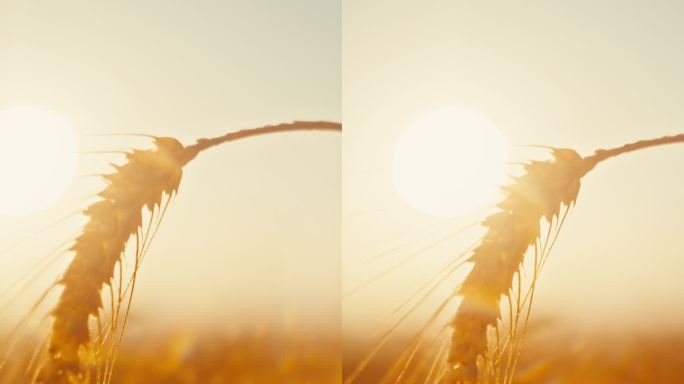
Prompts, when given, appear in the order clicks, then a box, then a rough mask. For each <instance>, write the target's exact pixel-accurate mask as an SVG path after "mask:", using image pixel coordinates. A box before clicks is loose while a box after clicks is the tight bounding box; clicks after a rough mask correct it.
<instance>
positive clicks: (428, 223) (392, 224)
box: [342, 0, 684, 325]
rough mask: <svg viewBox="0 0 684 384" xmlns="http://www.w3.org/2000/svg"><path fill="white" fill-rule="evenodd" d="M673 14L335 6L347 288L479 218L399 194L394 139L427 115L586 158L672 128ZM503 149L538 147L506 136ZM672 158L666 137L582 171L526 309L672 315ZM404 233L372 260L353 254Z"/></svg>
mask: <svg viewBox="0 0 684 384" xmlns="http://www.w3.org/2000/svg"><path fill="white" fill-rule="evenodd" d="M683 12H684V5H682V3H681V2H676V1H669V2H665V1H632V2H623V1H527V2H466V1H446V0H445V1H423V2H397V1H384V0H378V1H372V2H368V1H361V0H350V1H346V2H345V6H344V17H343V52H344V55H343V63H344V64H343V77H342V83H343V97H342V98H343V107H342V109H343V111H344V124H345V138H344V147H343V159H344V160H343V195H344V205H343V206H344V208H343V218H344V219H343V220H344V225H343V227H344V237H343V238H344V241H343V248H344V251H343V252H344V260H345V269H344V276H345V278H344V280H345V290H349V289H351V288H352V287H354V286H356V285H358V284H359V282H361V281H364V279H365V278H367V277H368V276H370V275H372V273H374V272H378V271H380V270H382V269H384V268H387V267H388V266H389V265H391V264H392V263H395V262H397V261H398V260H400V259H402V258H403V257H407V255H409V254H410V253H411V252H414V251H417V250H419V249H420V248H421V247H422V246H424V245H426V244H430V243H433V244H434V243H435V242H436V239H439V238H441V237H443V236H445V234H448V233H450V232H453V231H454V230H455V229H457V228H459V227H460V226H461V225H463V224H465V223H469V222H471V221H474V220H478V219H480V218H482V217H483V215H484V214H486V212H479V213H474V214H470V215H466V216H464V217H461V218H455V219H453V220H451V221H442V220H439V219H435V218H431V217H428V216H425V215H422V214H419V213H417V212H415V211H414V210H413V209H412V208H410V207H408V206H407V205H405V204H403V203H401V202H400V200H399V198H398V196H397V193H396V191H395V190H394V188H393V186H392V181H391V172H390V171H391V167H392V158H393V151H394V147H395V145H396V142H397V140H398V138H399V135H400V134H401V132H403V130H404V129H405V128H406V127H407V126H408V125H409V124H410V123H411V122H412V121H413V120H415V119H416V118H418V117H419V116H420V115H422V114H424V113H426V112H430V111H433V110H435V109H440V108H443V107H447V106H456V107H464V108H467V109H470V110H474V111H477V112H479V113H481V114H483V115H484V116H486V117H488V118H489V119H490V120H491V121H492V122H493V123H494V124H495V125H496V126H497V127H499V129H500V130H501V131H502V132H503V133H504V135H505V136H506V137H507V138H508V140H509V141H510V142H511V143H513V144H546V145H553V146H563V147H571V148H574V149H576V150H578V151H579V152H580V153H583V154H588V153H590V152H591V151H593V150H594V149H597V148H604V147H612V146H616V145H621V144H623V143H626V142H629V141H633V140H637V139H642V138H651V137H659V136H662V135H667V134H672V133H680V132H684V72H683V71H682V68H683V67H684V49H683V47H684V44H683V43H684V24H682V23H681V15H682V14H683ZM511 154H512V158H513V159H515V160H522V159H529V158H531V157H537V158H538V157H541V156H543V154H542V152H540V151H539V150H528V149H523V148H519V147H517V148H512V151H511ZM681 164H684V150H683V148H682V147H681V146H679V147H677V146H674V147H669V148H660V149H654V150H650V151H644V152H641V153H638V154H631V155H627V156H624V157H622V158H619V159H614V160H610V161H609V162H606V163H605V164H602V165H601V166H600V167H599V168H597V169H596V170H595V171H594V172H593V173H592V174H591V175H589V176H588V177H586V178H585V180H584V185H583V187H582V191H581V192H580V196H579V201H578V205H577V208H576V209H575V210H574V212H573V213H572V214H571V216H570V218H569V220H568V222H567V225H566V226H565V230H564V231H563V233H561V236H560V240H559V241H558V243H557V244H556V248H555V250H554V252H552V254H551V259H550V260H549V261H548V263H547V265H546V267H545V270H544V272H543V274H542V276H541V281H540V283H539V285H538V290H537V296H536V300H537V304H535V305H537V306H536V307H535V310H537V311H540V312H541V311H543V310H544V309H547V310H552V311H556V313H560V312H559V311H562V313H564V314H566V315H567V317H568V318H569V319H573V321H577V322H579V323H594V322H597V321H598V322H602V319H610V318H613V317H614V316H616V315H617V316H619V317H620V318H621V319H624V322H625V323H629V322H631V321H637V322H638V321H642V320H647V321H652V322H656V323H658V324H660V325H676V324H681V323H680V321H681V320H680V319H681V317H679V316H681V315H682V313H681V308H682V303H684V290H683V289H681V273H682V270H684V261H682V250H684V240H683V239H684V238H683V237H682V236H681V228H682V227H681V222H680V221H681V217H682V214H684V201H683V200H682V196H684V181H683V179H682V176H681V175H682V169H681ZM445 177H449V175H445ZM478 233H479V232H477V231H472V232H469V233H466V234H464V235H462V236H459V237H457V238H456V239H455V240H450V241H446V242H444V243H442V244H439V245H438V246H435V247H434V248H432V249H430V251H429V252H427V253H425V254H424V255H422V256H419V257H417V258H415V259H414V260H413V261H411V262H408V263H406V264H405V265H403V266H402V267H401V268H398V269H397V270H396V271H395V272H393V273H392V274H390V275H388V276H387V277H386V278H384V279H383V280H381V281H379V282H378V283H377V284H375V285H372V286H370V287H368V288H366V289H365V291H364V293H360V294H358V295H355V296H352V297H350V298H349V299H347V300H345V322H346V324H349V325H354V324H359V323H364V322H366V323H367V322H372V323H374V324H376V325H377V323H379V320H378V319H380V318H383V317H386V316H387V314H388V313H389V312H388V311H390V310H391V309H392V308H394V307H396V306H397V305H398V304H399V303H401V302H402V301H403V299H405V298H406V297H408V295H409V294H410V293H412V292H414V291H415V289H416V287H418V286H419V283H420V282H421V281H425V280H426V279H427V276H429V275H430V273H431V272H432V271H435V270H436V269H437V267H438V266H439V265H444V263H445V261H446V260H448V259H449V258H453V257H455V256H456V255H457V254H458V252H459V251H460V250H462V249H463V248H464V247H465V246H467V245H469V244H470V242H471V241H472V240H473V239H476V238H477V235H478ZM421 236H422V237H421ZM406 241H408V242H409V245H407V246H405V247H403V248H401V249H399V250H397V251H396V252H394V253H392V254H390V255H386V256H384V258H383V259H381V260H380V261H378V262H376V263H374V264H371V267H367V266H366V265H365V264H361V263H360V260H363V259H364V258H368V257H371V256H372V255H377V254H379V253H381V252H382V251H385V250H389V249H392V248H393V247H394V246H396V245H399V244H402V243H403V242H406ZM455 284H456V283H453V284H452V285H450V286H448V289H446V290H445V293H446V292H448V290H450V289H453V288H455ZM432 308H433V309H434V308H435V307H434V306H433V307H432ZM654 315H655V316H654Z"/></svg>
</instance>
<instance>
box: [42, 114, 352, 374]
mask: <svg viewBox="0 0 684 384" xmlns="http://www.w3.org/2000/svg"><path fill="white" fill-rule="evenodd" d="M341 128H342V127H341V125H340V124H338V123H332V122H325V121H311V122H309V121H296V122H293V123H285V124H279V125H272V126H265V127H261V128H255V129H248V130H243V131H238V132H234V133H229V134H227V135H224V136H221V137H217V138H213V139H200V140H198V141H197V143H196V144H193V145H190V146H188V147H184V146H183V145H182V144H181V143H180V142H179V141H178V140H176V139H174V138H167V137H156V138H154V143H155V145H156V148H154V149H151V150H144V151H143V150H135V151H132V152H130V153H128V154H127V155H126V160H127V162H126V163H125V164H124V165H121V166H117V167H115V172H114V173H112V174H109V175H104V176H103V178H104V179H105V180H106V181H107V183H108V186H107V187H106V188H105V189H104V190H103V191H102V192H100V193H99V197H100V198H101V200H100V201H98V202H96V203H94V204H92V205H90V206H89V207H88V208H87V209H86V210H85V211H84V214H85V215H86V216H87V217H88V222H87V223H86V225H85V227H84V228H83V232H82V233H81V235H80V236H79V237H78V238H77V239H76V241H75V243H74V245H73V246H72V247H71V250H72V251H73V252H74V258H73V260H72V261H71V263H70V264H69V266H68V267H67V270H66V271H65V273H64V275H63V277H62V278H61V280H60V281H59V284H60V285H62V286H63V291H62V293H61V296H60V298H59V302H58V304H57V306H56V307H55V308H54V310H53V312H52V316H53V318H54V322H53V325H52V332H51V336H50V343H49V347H48V358H47V362H46V363H45V364H44V365H43V366H42V367H41V368H40V370H39V372H38V373H37V377H36V380H37V381H38V382H40V383H59V384H66V383H82V382H89V381H91V380H93V379H92V378H91V377H90V374H89V372H88V370H87V369H86V368H84V366H83V356H82V355H83V349H84V348H85V347H86V346H87V345H88V343H90V342H91V341H92V340H91V336H90V329H89V318H90V317H91V316H93V317H98V315H99V313H100V311H101V309H102V308H103V304H102V293H101V292H102V288H103V286H104V285H110V286H111V284H112V279H113V277H114V274H115V267H116V265H117V263H120V262H121V258H122V255H123V254H124V251H125V247H126V243H127V242H128V241H129V239H130V238H131V237H132V236H135V237H136V240H138V241H139V240H140V237H141V232H142V227H143V221H142V220H143V215H142V214H143V210H144V209H145V208H147V209H148V210H149V211H150V212H154V211H155V210H158V209H159V208H160V207H161V204H162V199H163V198H164V195H166V196H171V195H173V194H174V193H175V192H176V191H177V190H178V186H179V184H180V181H181V176H182V174H183V167H184V166H185V165H186V164H187V163H188V162H189V161H191V160H192V159H194V158H195V157H196V156H197V154H198V153H200V152H201V151H203V150H205V149H207V148H210V147H212V146H215V145H218V144H221V143H225V142H228V141H234V140H238V139H243V138H247V137H252V136H256V135H262V134H268V133H275V132H286V131H301V130H323V131H340V130H341ZM145 240H146V241H148V239H145ZM143 244H144V242H143ZM137 264H138V259H137V255H136V271H137V267H138V265H137ZM133 279H135V274H134V276H133ZM131 294H132V293H131ZM129 302H130V299H129ZM114 327H115V326H114ZM115 330H116V328H114V331H115ZM122 332H123V330H122ZM109 378H110V376H108V374H107V371H105V374H104V375H103V376H101V377H100V378H98V379H97V380H98V381H108V380H109Z"/></svg>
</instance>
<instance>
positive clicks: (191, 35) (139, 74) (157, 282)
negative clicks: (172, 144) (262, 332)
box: [0, 0, 341, 326]
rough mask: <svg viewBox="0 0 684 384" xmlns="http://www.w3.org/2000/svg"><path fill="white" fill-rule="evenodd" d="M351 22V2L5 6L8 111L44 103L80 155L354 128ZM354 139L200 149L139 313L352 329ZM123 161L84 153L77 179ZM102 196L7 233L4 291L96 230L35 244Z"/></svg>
mask: <svg viewBox="0 0 684 384" xmlns="http://www.w3.org/2000/svg"><path fill="white" fill-rule="evenodd" d="M340 22H341V20H340V5H339V3H338V2H336V1H318V0H312V1H308V0H305V1H300V0H297V1H278V2H273V1H269V2H264V1H231V2H225V1H199V2H195V1H193V2H167V1H146V2H135V1H127V2H117V3H109V2H91V1H71V2H68V3H34V2H23V1H0V52H2V53H1V54H0V55H1V58H0V109H8V108H13V107H17V106H35V107H40V108H44V109H47V110H50V111H53V112H55V113H57V114H59V115H61V116H63V117H65V118H67V119H69V120H71V121H72V123H73V124H74V126H75V128H76V130H77V131H78V133H79V135H80V136H79V137H80V143H79V144H80V149H81V150H82V151H93V150H120V149H126V148H130V147H131V146H145V145H146V143H147V142H146V141H145V140H143V139H139V138H131V137H92V136H87V135H90V134H109V133H145V134H152V135H164V136H173V137H176V138H178V139H180V140H181V141H182V142H184V143H191V142H193V141H194V140H195V139H197V138H200V137H210V136H217V135H222V134H224V133H227V132H229V131H234V130H238V129H243V128H250V127H256V126H260V125H264V124H270V123H279V122H285V121H290V120H294V119H299V120H319V119H320V120H333V121H339V120H340V119H341V111H340V99H341V95H340V65H341V64H340V63H341V58H340V56H341V53H340V33H341V32H340ZM39 139H40V138H37V140H39ZM340 143H341V137H340V136H339V135H338V134H335V133H309V134H307V133H291V134H283V135H280V136H271V137H261V138H255V139H252V140H245V141H240V142H237V143H233V144H229V145H224V146H222V147H218V148H215V149H212V150H211V151H208V152H206V153H203V154H202V155H201V157H199V158H198V159H196V160H195V161H194V162H193V164H191V165H190V166H188V167H187V169H186V173H185V176H184V179H183V181H182V183H181V187H180V194H179V195H178V198H177V199H176V200H175V201H174V203H173V204H172V208H170V211H169V213H168V216H167V217H166V220H165V221H164V223H163V224H162V227H161V230H160V232H159V234H158V236H157V239H156V240H155V242H154V244H153V245H152V248H151V251H150V254H149V255H148V257H147V258H146V260H145V265H143V269H142V271H141V274H140V277H139V281H138V284H139V286H138V287H139V288H136V292H137V293H136V297H135V303H134V304H135V306H134V313H133V316H140V317H144V318H146V319H147V321H149V320H153V319H156V320H162V321H163V320H164V319H185V320H187V321H193V322H198V323H202V324H204V323H218V324H223V323H224V322H226V321H227V320H230V321H233V322H234V323H236V324H239V323H243V322H245V321H247V322H251V321H253V320H254V319H266V321H272V320H273V319H277V321H278V322H279V323H281V324H285V325H287V324H290V323H295V322H297V323H301V324H309V325H313V326H322V325H327V324H329V323H330V322H331V321H335V322H337V321H338V320H337V319H338V318H339V307H340V304H339V302H340V299H339V284H340V270H339V260H340V246H339V244H340V200H341V191H340V188H341V187H340V157H341V156H340V155H341V153H340V152H341V147H340ZM120 160H121V159H120V158H118V157H116V156H113V155H108V154H100V155H92V154H91V155H82V156H81V157H80V167H79V172H78V173H79V175H87V174H91V173H94V172H102V171H106V170H108V169H109V168H108V167H107V163H108V162H109V161H120ZM99 188H101V184H99V183H98V182H97V181H96V180H93V179H88V178H85V179H78V180H76V181H75V182H74V184H73V185H72V187H71V189H70V190H69V191H68V193H67V194H66V195H65V196H64V198H63V199H62V200H61V201H60V202H59V204H58V205H57V206H56V207H53V208H52V209H50V210H48V211H45V212H41V213H37V214H33V215H30V216H27V217H21V218H1V219H0V249H4V248H5V247H7V246H9V245H12V244H15V243H16V242H17V241H21V243H20V245H18V246H15V247H14V248H12V250H11V251H8V252H5V253H2V254H0V263H2V268H0V282H1V283H0V290H2V291H5V290H6V289H8V288H9V287H10V284H11V282H12V281H13V280H14V278H15V277H16V276H17V275H19V274H20V273H22V272H23V271H26V270H27V269H30V268H31V267H33V266H34V265H35V264H36V263H37V261H38V260H40V259H41V258H43V257H45V256H46V255H47V253H48V252H49V250H50V249H52V248H53V247H55V246H56V245H58V244H59V243H60V242H61V241H63V240H65V239H66V238H68V237H69V236H71V235H73V234H74V233H75V232H76V231H78V228H79V226H80V225H82V223H83V220H82V218H78V217H75V218H71V219H69V220H67V221H65V222H62V223H60V224H58V225H56V226H54V228H52V229H50V230H49V231H47V232H43V233H40V234H35V232H36V231H39V230H40V229H41V228H43V227H45V226H47V225H49V224H51V223H53V222H55V221H56V220H58V219H60V218H61V217H63V216H65V215H66V214H68V213H70V212H72V211H74V210H75V209H77V208H80V207H83V204H84V203H85V202H86V200H85V197H87V196H92V194H93V193H94V192H96V191H97V190H98V189H99ZM22 239H25V240H22ZM68 259H69V257H66V258H63V259H62V261H60V262H59V263H58V264H57V265H56V266H55V267H53V268H50V269H49V270H48V271H47V272H45V273H44V276H45V278H44V279H42V280H39V281H37V282H36V284H35V285H34V286H35V289H34V290H28V291H26V292H25V293H24V294H22V295H21V296H20V297H21V299H20V303H24V304H26V303H28V302H29V300H35V299H36V298H37V293H38V290H39V288H41V289H42V288H45V287H46V286H47V284H49V282H51V281H52V280H53V279H54V278H55V277H56V276H57V275H58V273H59V271H60V270H61V268H63V266H64V263H65V262H66V261H68ZM3 302H4V301H3ZM17 311H19V310H18V309H17ZM143 323H145V322H143ZM145 324H147V323H145Z"/></svg>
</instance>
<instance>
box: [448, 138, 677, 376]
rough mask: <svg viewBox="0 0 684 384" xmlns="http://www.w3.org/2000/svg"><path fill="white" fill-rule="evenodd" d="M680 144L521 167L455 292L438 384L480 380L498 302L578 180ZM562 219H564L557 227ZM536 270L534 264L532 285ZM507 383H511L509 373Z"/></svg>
mask: <svg viewBox="0 0 684 384" xmlns="http://www.w3.org/2000/svg"><path fill="white" fill-rule="evenodd" d="M682 142H684V134H680V135H676V136H666V137H661V138H658V139H653V140H643V141H638V142H634V143H630V144H626V145H623V146H621V147H617V148H613V149H607V150H603V149H602V150H597V151H596V152H595V153H594V154H593V155H590V156H587V157H584V158H583V157H581V156H580V155H579V154H578V153H577V152H576V151H574V150H572V149H552V155H553V158H552V159H551V160H549V161H543V162H541V161H534V162H531V163H529V164H527V165H525V171H526V172H525V173H524V174H523V175H522V176H519V177H516V178H514V179H513V183H512V184H510V185H508V186H505V187H503V190H504V192H505V198H504V199H503V201H502V202H501V203H500V204H498V205H497V208H498V210H497V212H495V213H494V214H492V215H490V216H489V217H488V218H486V219H485V220H484V221H483V223H482V224H483V226H484V227H485V228H486V229H487V232H486V233H485V235H484V236H483V238H482V240H481V242H480V244H479V246H478V247H477V248H476V249H475V250H474V251H473V253H472V255H471V257H470V262H472V264H473V268H472V270H471V271H470V273H469V274H468V276H467V277H466V278H465V280H464V281H463V284H462V285H461V287H460V289H459V291H458V292H459V294H460V295H461V297H462V301H461V303H460V305H459V308H458V310H457V312H456V314H455V316H454V317H453V319H452V321H451V324H450V325H451V328H452V335H451V347H450V351H449V354H448V357H447V369H446V373H445V374H444V375H443V376H442V379H441V381H442V383H445V384H472V383H477V382H482V381H483V380H484V378H483V377H482V376H483V375H482V374H481V371H482V366H483V363H484V361H483V360H484V357H485V356H486V353H487V348H488V339H487V330H488V328H490V327H494V328H496V327H497V324H498V321H499V319H500V318H501V313H500V299H501V297H502V296H508V297H509V300H510V299H511V298H510V295H511V291H512V288H513V287H512V286H513V279H514V276H515V274H517V273H518V274H519V269H520V265H521V264H522V262H523V259H524V256H525V254H526V252H527V251H528V249H529V248H530V247H533V246H534V247H535V255H537V254H538V253H539V249H538V242H539V241H540V237H541V232H540V223H541V222H542V221H546V222H547V223H548V224H549V225H551V223H552V222H553V220H554V219H555V220H558V219H559V216H560V215H561V211H562V208H563V207H566V210H565V214H567V212H568V209H569V208H570V207H571V206H572V205H573V204H574V203H575V201H576V199H577V195H578V193H579V190H580V181H581V179H582V177H584V175H586V174H587V173H588V172H589V171H591V170H592V169H594V167H595V166H596V165H597V164H598V163H600V162H601V161H604V160H606V159H609V158H611V157H614V156H618V155H621V154H624V153H627V152H632V151H636V150H640V149H644V148H649V147H653V146H659V145H665V144H673V143H682ZM565 214H563V216H564V215H565ZM563 220H564V217H563V218H561V219H560V221H561V224H562V222H563ZM545 243H546V242H545ZM542 254H543V251H542ZM538 266H539V264H538V263H537V260H535V280H536V269H537V267H538ZM533 284H534V282H533ZM519 291H520V289H518V292H517V294H518V295H520V292H519ZM519 309H520V306H519V305H518V310H519ZM528 313H529V312H528ZM511 316H512V315H511ZM507 368H511V367H507ZM511 369H512V368H511ZM507 373H508V372H507ZM506 378H507V379H511V380H512V374H511V375H510V376H508V375H507V376H506ZM506 378H505V379H504V381H506Z"/></svg>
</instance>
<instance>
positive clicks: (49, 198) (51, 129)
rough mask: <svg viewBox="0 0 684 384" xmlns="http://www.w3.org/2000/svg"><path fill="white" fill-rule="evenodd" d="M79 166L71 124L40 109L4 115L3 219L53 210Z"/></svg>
mask: <svg viewBox="0 0 684 384" xmlns="http://www.w3.org/2000/svg"><path fill="white" fill-rule="evenodd" d="M76 164H77V140H76V133H75V131H74V129H73V127H72V126H71V124H70V123H69V122H68V121H67V120H65V119H63V118H61V117H59V116H57V115H55V114H54V113H52V112H48V111H46V110H42V109H38V108H16V109H11V110H5V111H0V184H2V188H0V215H22V214H27V213H31V212H36V211H40V210H43V209H45V208H47V207H49V206H51V205H52V204H54V203H55V202H56V201H57V200H58V199H59V198H60V197H61V196H62V194H64V192H65V191H66V189H67V188H68V186H69V185H70V184H71V182H72V180H73V178H74V176H75V173H76Z"/></svg>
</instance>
